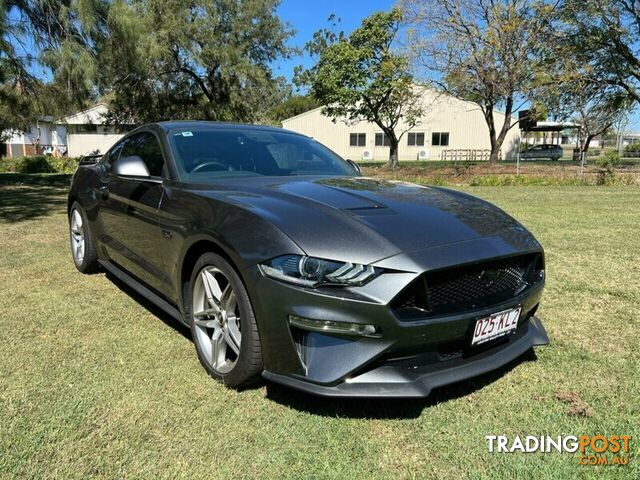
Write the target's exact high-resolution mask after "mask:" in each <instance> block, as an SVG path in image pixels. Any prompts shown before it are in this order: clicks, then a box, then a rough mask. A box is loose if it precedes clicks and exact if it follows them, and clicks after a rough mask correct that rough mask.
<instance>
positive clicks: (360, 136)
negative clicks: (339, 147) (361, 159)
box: [349, 133, 367, 147]
mask: <svg viewBox="0 0 640 480" xmlns="http://www.w3.org/2000/svg"><path fill="white" fill-rule="evenodd" d="M366 145H367V134H366V133H350V134H349V146H351V147H364V146H366Z"/></svg>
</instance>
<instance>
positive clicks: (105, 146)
mask: <svg viewBox="0 0 640 480" xmlns="http://www.w3.org/2000/svg"><path fill="white" fill-rule="evenodd" d="M108 111H109V109H108V107H107V105H106V104H105V103H98V104H97V105H94V106H93V107H91V108H88V109H86V110H82V111H81V112H78V113H74V114H73V115H69V116H67V117H64V118H63V119H62V121H61V124H62V125H64V126H65V127H66V129H67V148H68V152H69V156H70V157H79V156H81V155H89V154H91V153H93V152H96V151H97V152H98V153H105V152H106V151H107V150H109V148H111V146H112V145H113V144H114V143H115V142H117V141H118V140H120V139H121V138H122V137H123V136H124V134H125V133H126V131H127V130H128V128H118V127H115V126H110V125H105V116H106V115H107V113H108Z"/></svg>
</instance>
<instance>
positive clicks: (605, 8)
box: [560, 0, 640, 102]
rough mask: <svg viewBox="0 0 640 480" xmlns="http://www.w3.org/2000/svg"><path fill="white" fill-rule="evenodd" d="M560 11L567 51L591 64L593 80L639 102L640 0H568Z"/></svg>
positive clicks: (562, 35) (564, 47) (568, 54)
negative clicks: (624, 93)
mask: <svg viewBox="0 0 640 480" xmlns="http://www.w3.org/2000/svg"><path fill="white" fill-rule="evenodd" d="M560 13H561V20H562V22H563V23H562V27H561V41H562V46H563V49H564V55H566V56H569V57H575V58H578V59H579V61H580V63H581V64H582V65H583V66H584V67H588V69H589V72H588V74H589V78H590V80H591V81H593V82H597V83H606V84H608V85H609V86H614V87H618V88H620V89H622V90H624V91H625V92H626V94H627V95H628V96H629V97H630V98H632V99H633V100H634V101H636V102H640V2H638V1H637V0H565V1H564V2H563V4H562V7H561V9H560Z"/></svg>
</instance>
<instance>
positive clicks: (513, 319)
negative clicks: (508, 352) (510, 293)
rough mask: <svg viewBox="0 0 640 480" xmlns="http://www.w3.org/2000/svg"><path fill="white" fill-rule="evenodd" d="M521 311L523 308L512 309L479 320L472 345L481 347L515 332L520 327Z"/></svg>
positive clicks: (474, 330)
mask: <svg viewBox="0 0 640 480" xmlns="http://www.w3.org/2000/svg"><path fill="white" fill-rule="evenodd" d="M520 310H522V307H516V308H511V309H509V310H505V311H503V312H498V313H494V314H493V315H489V316H488V317H485V318H481V319H479V320H477V321H476V326H475V328H474V329H473V338H472V339H471V345H479V344H481V343H485V342H488V341H489V340H493V339H494V338H498V337H502V336H503V335H507V334H508V333H510V332H513V331H514V330H515V329H516V327H517V326H518V319H519V318H520Z"/></svg>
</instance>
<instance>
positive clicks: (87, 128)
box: [75, 123, 98, 133]
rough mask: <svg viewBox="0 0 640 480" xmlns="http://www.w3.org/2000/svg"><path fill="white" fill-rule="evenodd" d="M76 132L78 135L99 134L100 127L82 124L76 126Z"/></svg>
mask: <svg viewBox="0 0 640 480" xmlns="http://www.w3.org/2000/svg"><path fill="white" fill-rule="evenodd" d="M75 131H76V132H77V133H97V132H98V126H97V125H93V124H91V123H86V124H80V125H76V126H75Z"/></svg>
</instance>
